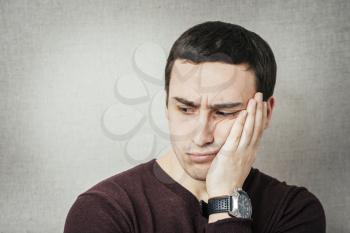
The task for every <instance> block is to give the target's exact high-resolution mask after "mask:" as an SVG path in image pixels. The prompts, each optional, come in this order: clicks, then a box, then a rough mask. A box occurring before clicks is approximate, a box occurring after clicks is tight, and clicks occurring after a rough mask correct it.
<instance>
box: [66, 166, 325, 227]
mask: <svg viewBox="0 0 350 233" xmlns="http://www.w3.org/2000/svg"><path fill="white" fill-rule="evenodd" d="M243 189H244V190H245V191H246V192H247V193H248V195H249V197H250V198H251V201H252V206H253V215H252V220H244V219H239V218H234V217H232V218H227V219H221V220H218V221H216V222H213V223H209V224H208V216H207V214H206V213H205V203H204V202H203V201H198V199H197V198H196V197H195V196H194V195H193V194H192V193H191V192H190V191H188V190H187V189H186V188H184V187H183V186H181V185H180V184H179V183H177V182H176V181H175V180H173V179H172V178H171V177H170V176H169V175H168V174H167V173H166V172H165V171H164V170H163V169H162V168H161V167H160V166H159V164H158V163H157V162H156V160H155V159H152V160H150V161H148V162H145V163H142V164H139V165H137V166H135V167H133V168H131V169H129V170H126V171H124V172H121V173H119V174H116V175H114V176H111V177H109V178H106V179H105V180H103V181H101V182H99V183H98V184H96V185H95V186H93V187H91V188H90V189H88V190H87V191H85V192H83V193H81V194H80V195H79V196H78V197H77V199H76V200H75V202H74V204H73V205H72V207H71V208H70V210H69V212H68V215H67V219H66V223H65V227H64V233H112V232H113V233H117V232H123V233H127V232H130V233H131V232H132V233H140V232H144V233H148V232H149V233H153V232H160V233H195V232H196V233H199V232H201V233H204V232H206V233H231V232H232V233H252V232H259V233H260V232H261V233H262V232H265V233H267V232H271V233H272V232H274V233H277V232H278V233H282V232H283V233H306V232H307V233H324V232H325V227H326V226H325V225H326V222H325V214H324V210H323V207H322V205H321V203H320V201H319V200H318V199H317V198H316V197H315V196H314V195H313V194H312V193H311V192H309V191H308V190H307V189H306V188H304V187H297V186H292V185H287V184H286V183H285V182H280V181H278V180H277V179H275V178H273V177H271V176H268V175H266V174H264V173H262V172H260V171H259V170H258V169H256V168H252V169H251V171H250V173H249V175H248V177H247V179H246V180H245V182H244V185H243Z"/></svg>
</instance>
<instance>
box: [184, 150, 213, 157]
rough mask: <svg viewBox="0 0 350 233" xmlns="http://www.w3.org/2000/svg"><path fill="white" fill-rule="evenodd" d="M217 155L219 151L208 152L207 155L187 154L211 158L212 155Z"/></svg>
mask: <svg viewBox="0 0 350 233" xmlns="http://www.w3.org/2000/svg"><path fill="white" fill-rule="evenodd" d="M217 153H218V151H214V152H206V153H187V154H189V155H193V156H211V155H216V154H217Z"/></svg>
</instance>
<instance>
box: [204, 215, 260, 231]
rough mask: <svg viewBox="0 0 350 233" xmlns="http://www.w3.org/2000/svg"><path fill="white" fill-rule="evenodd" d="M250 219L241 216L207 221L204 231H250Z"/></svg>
mask: <svg viewBox="0 0 350 233" xmlns="http://www.w3.org/2000/svg"><path fill="white" fill-rule="evenodd" d="M251 232H253V231H252V220H249V219H241V218H233V217H232V218H225V219H221V220H218V221H216V222H212V223H209V224H208V225H207V226H206V228H205V233H251Z"/></svg>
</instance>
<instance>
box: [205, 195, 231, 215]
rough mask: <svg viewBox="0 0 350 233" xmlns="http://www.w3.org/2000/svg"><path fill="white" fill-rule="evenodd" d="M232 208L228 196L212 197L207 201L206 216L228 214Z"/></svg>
mask: <svg viewBox="0 0 350 233" xmlns="http://www.w3.org/2000/svg"><path fill="white" fill-rule="evenodd" d="M231 206H232V198H231V197H230V196H220V197H213V198H210V199H209V200H208V209H207V211H208V215H210V214H214V213H224V212H228V211H229V210H230V209H231Z"/></svg>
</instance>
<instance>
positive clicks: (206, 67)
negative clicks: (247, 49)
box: [169, 59, 256, 103]
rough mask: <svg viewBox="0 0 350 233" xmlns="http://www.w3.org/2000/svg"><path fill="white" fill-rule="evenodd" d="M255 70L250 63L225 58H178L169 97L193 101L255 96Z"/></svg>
mask: <svg viewBox="0 0 350 233" xmlns="http://www.w3.org/2000/svg"><path fill="white" fill-rule="evenodd" d="M255 91H256V89H255V74H254V72H253V71H251V70H248V65H246V64H239V65H234V64H227V63H222V62H203V63H199V64H194V63H191V62H190V61H187V60H182V59H177V60H175V63H174V65H173V69H172V72H171V79H170V84H169V97H170V98H171V97H174V96H177V97H178V96H180V97H183V98H186V99H188V100H192V101H196V102H198V101H201V100H202V99H204V98H205V99H208V103H213V102H223V101H241V102H245V101H246V100H247V99H249V98H251V97H252V96H254V93H255Z"/></svg>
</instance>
